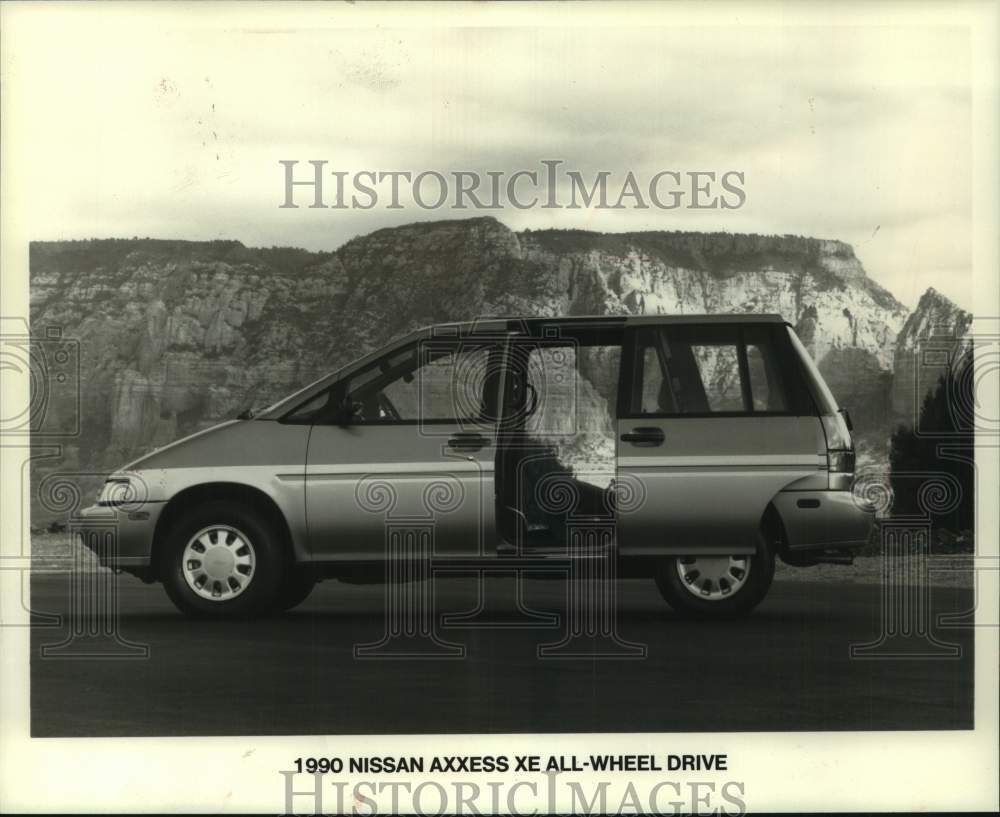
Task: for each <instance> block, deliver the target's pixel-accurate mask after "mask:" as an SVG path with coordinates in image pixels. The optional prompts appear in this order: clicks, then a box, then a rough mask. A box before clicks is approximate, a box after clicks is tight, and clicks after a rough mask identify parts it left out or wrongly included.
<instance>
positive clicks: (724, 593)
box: [656, 545, 774, 618]
mask: <svg viewBox="0 0 1000 817" xmlns="http://www.w3.org/2000/svg"><path fill="white" fill-rule="evenodd" d="M773 578H774V552H773V551H772V550H771V548H769V547H768V546H766V545H762V546H761V548H760V550H759V551H758V552H757V553H756V554H754V555H750V554H740V555H733V556H674V557H669V558H667V559H664V560H663V562H662V563H661V564H660V566H659V569H658V570H657V574H656V586H657V588H658V589H659V591H660V595H661V596H663V598H664V600H665V601H666V602H667V603H668V604H669V605H670V606H671V607H673V608H674V610H676V611H677V612H678V613H681V614H682V615H687V616H691V617H696V618H731V617H734V616H740V615H745V614H747V613H749V612H750V611H751V610H753V608H754V607H756V606H757V605H758V604H760V602H761V601H763V599H764V596H766V595H767V591H768V589H770V587H771V581H772V580H773Z"/></svg>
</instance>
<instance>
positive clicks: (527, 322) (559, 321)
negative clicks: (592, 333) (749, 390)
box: [417, 312, 788, 335]
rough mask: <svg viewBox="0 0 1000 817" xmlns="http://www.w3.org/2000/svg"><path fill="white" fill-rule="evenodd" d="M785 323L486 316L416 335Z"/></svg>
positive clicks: (722, 317)
mask: <svg viewBox="0 0 1000 817" xmlns="http://www.w3.org/2000/svg"><path fill="white" fill-rule="evenodd" d="M747 323H753V324H760V323H772V324H773V323H780V324H785V323H788V321H786V320H785V319H784V318H783V317H782V316H781V315H778V314H776V313H762V314H761V313H746V312H734V313H722V314H719V313H716V314H713V315H575V316H573V317H544V316H538V315H531V316H527V315H525V316H508V315H495V316H494V315H490V316H486V317H480V318H476V319H475V320H473V321H462V322H456V323H438V324H432V325H430V326H424V327H422V328H421V329H418V330H417V332H418V333H420V332H433V333H434V334H437V335H439V334H448V333H449V332H454V333H456V334H462V335H465V334H475V333H479V332H523V333H524V334H534V333H535V332H536V331H537V329H538V328H539V327H541V326H584V325H605V326H640V325H641V326H649V325H688V326H690V325H713V324H714V325H720V324H727V325H732V324H747Z"/></svg>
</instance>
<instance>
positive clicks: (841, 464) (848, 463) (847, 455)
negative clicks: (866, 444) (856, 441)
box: [826, 451, 854, 475]
mask: <svg viewBox="0 0 1000 817" xmlns="http://www.w3.org/2000/svg"><path fill="white" fill-rule="evenodd" d="M826 462H827V466H828V467H829V469H830V473H831V474H851V475H853V474H854V452H853V451H827V452H826Z"/></svg>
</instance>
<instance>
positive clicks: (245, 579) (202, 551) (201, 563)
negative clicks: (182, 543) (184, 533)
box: [183, 525, 256, 601]
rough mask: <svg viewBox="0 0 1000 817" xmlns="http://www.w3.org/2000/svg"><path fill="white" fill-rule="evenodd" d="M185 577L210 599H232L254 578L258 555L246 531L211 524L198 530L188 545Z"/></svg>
mask: <svg viewBox="0 0 1000 817" xmlns="http://www.w3.org/2000/svg"><path fill="white" fill-rule="evenodd" d="M183 559H184V562H183V568H184V579H185V580H186V581H187V584H188V587H190V588H191V589H192V590H193V591H194V592H195V593H196V594H197V595H199V596H201V597H202V598H203V599H208V600H209V601H229V600H230V599H233V598H235V597H236V596H238V595H239V594H240V593H242V592H243V591H244V590H246V588H247V587H248V586H249V584H250V582H251V581H253V573H254V568H255V567H256V557H255V554H254V550H253V545H252V544H251V543H250V539H249V537H247V536H246V535H245V534H244V533H243V532H242V531H239V530H237V529H236V528H231V527H229V526H228V525H210V526H209V527H207V528H203V529H202V530H200V531H198V532H197V533H196V534H195V535H194V536H192V537H191V540H190V541H189V542H188V543H187V547H185V548H184V556H183Z"/></svg>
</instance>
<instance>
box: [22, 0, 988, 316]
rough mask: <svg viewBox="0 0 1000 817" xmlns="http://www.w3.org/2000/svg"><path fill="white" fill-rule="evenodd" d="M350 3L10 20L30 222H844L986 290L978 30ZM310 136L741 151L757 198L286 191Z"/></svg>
mask: <svg viewBox="0 0 1000 817" xmlns="http://www.w3.org/2000/svg"><path fill="white" fill-rule="evenodd" d="M80 5H81V6H85V5H86V4H80ZM242 8H247V7H245V6H244V7H242ZM343 8H345V9H347V11H345V12H343V13H341V12H339V11H338V13H337V14H334V15H331V16H329V17H328V18H326V24H324V25H323V26H317V27H310V28H301V27H296V26H288V25H282V24H280V23H278V22H276V23H273V24H272V23H268V24H262V23H261V22H260V18H258V17H255V16H253V15H247V16H246V18H244V17H243V16H235V15H225V16H224V17H223V18H221V19H220V18H218V17H214V18H208V17H206V18H204V19H194V18H193V17H192V16H190V15H189V16H187V17H183V18H182V17H178V16H175V15H169V14H161V13H151V14H147V15H145V16H139V15H137V14H132V13H130V12H129V10H128V9H114V10H112V11H109V12H106V13H104V14H102V15H100V16H97V15H93V14H86V13H85V12H83V11H79V10H76V9H74V8H70V9H68V10H67V9H65V8H62V9H61V13H59V14H46V13H45V12H44V11H42V12H39V13H36V14H29V15H23V16H22V18H21V19H20V20H19V21H18V25H17V26H14V27H13V29H14V30H13V33H12V32H11V27H10V26H8V31H7V32H6V33H5V35H4V36H5V40H4V49H5V51H7V54H6V57H5V67H6V70H5V75H4V77H3V82H4V93H5V94H6V95H7V99H6V101H5V106H6V110H8V111H10V110H14V111H16V112H17V119H16V127H15V128H13V129H12V128H11V127H10V118H9V117H8V120H7V127H6V132H5V138H12V139H13V140H14V143H13V144H11V143H8V148H9V149H10V150H12V151H13V155H16V156H18V161H17V162H16V163H11V162H7V171H6V172H8V173H13V174H15V175H17V176H18V177H19V179H20V180H21V181H22V182H24V183H27V184H29V185H30V188H31V190H32V195H31V196H30V197H28V199H27V200H26V201H24V202H19V208H22V209H20V210H19V215H20V217H21V218H22V219H23V220H24V222H25V223H26V224H27V230H28V233H29V234H30V235H31V236H32V237H33V238H34V239H64V238H88V237H132V236H152V237H162V238H184V239H193V240H204V239H216V238H222V239H236V240H239V241H242V242H243V243H244V244H246V245H248V246H272V245H292V246H302V247H306V248H309V249H313V250H319V249H325V250H332V249H335V248H337V247H338V246H339V245H341V244H342V243H344V242H345V241H347V240H349V239H350V238H352V237H354V236H356V235H362V234H365V233H368V232H370V231H372V230H374V229H379V228H382V227H389V226H394V225H398V224H405V223H410V222H414V221H421V220H438V219H444V218H455V217H462V218H464V217H469V216H474V215H492V216H494V217H496V218H497V219H499V220H500V221H501V222H503V223H504V224H506V225H508V226H509V227H511V228H512V229H517V230H521V229H525V228H530V229H542V228H546V227H575V228H582V229H593V230H600V231H607V232H615V231H625V230H629V231H632V230H712V231H716V230H722V231H729V232H756V233H769V234H773V233H777V234H796V235H807V236H816V237H821V238H833V239H840V240H842V241H846V242H848V243H850V244H851V245H853V247H854V249H855V252H856V254H857V255H858V257H859V258H860V259H861V261H862V263H863V264H864V266H865V268H866V270H867V272H868V274H869V275H870V276H871V277H872V278H873V279H875V280H876V281H878V282H879V283H881V284H882V285H883V286H885V287H887V288H888V289H889V290H890V291H891V292H892V293H893V294H894V295H896V297H897V298H898V299H899V300H901V301H902V302H903V303H904V304H907V305H908V306H911V307H912V306H913V305H915V303H916V301H917V300H918V299H919V297H920V295H921V293H923V292H924V291H925V290H926V289H927V288H928V287H930V286H933V287H935V288H936V289H938V290H939V291H940V292H943V293H944V294H945V295H947V296H949V297H950V298H952V300H954V301H956V302H957V303H958V304H959V305H960V306H963V307H965V308H967V309H971V308H972V306H973V304H972V303H971V302H972V283H971V269H970V268H971V245H972V226H971V225H972V210H971V200H972V199H971V196H972V193H971V158H970V154H971V123H972V111H971V94H970V87H969V82H970V64H969V58H968V56H967V55H968V45H969V42H968V39H969V38H968V32H967V31H966V30H963V29H961V28H957V27H956V28H941V27H936V28H934V29H931V28H912V29H910V28H897V27H890V26H885V27H881V26H878V27H876V26H872V27H865V28H861V27H853V26H826V27H820V26H796V27H785V28H777V27H766V26H761V27H747V26H744V27H739V28H736V27H718V26H713V27H705V26H702V27H686V26H678V25H660V24H650V25H640V24H639V22H640V21H639V20H636V21H635V24H632V23H631V20H632V18H627V19H626V20H625V22H626V23H628V24H625V25H622V26H620V27H607V26H597V27H593V26H591V27H586V26H585V27H566V26H565V25H563V26H552V25H548V26H545V27H526V26H504V27H493V26H491V27H464V28H457V27H449V26H446V25H440V26H431V25H426V24H424V25H421V26H412V25H407V26H404V27H399V28H393V27H385V26H382V27H379V28H364V27H353V26H355V25H356V22H355V19H354V18H353V17H352V16H351V14H352V12H351V10H350V9H351V8H353V7H343ZM268 19H271V18H268ZM567 19H568V18H567ZM442 22H445V21H443V20H442ZM8 155H10V154H8ZM311 159H322V160H326V161H327V162H328V165H327V167H328V168H330V169H337V170H342V171H347V172H348V173H351V174H353V173H354V172H357V171H359V170H381V171H392V170H409V171H411V172H414V173H417V172H420V171H422V170H436V171H438V172H442V173H447V172H449V171H452V170H456V169H463V170H472V171H478V172H481V173H484V172H486V171H487V170H503V171H504V172H506V173H511V172H513V171H515V170H518V169H528V170H539V169H540V164H539V163H540V162H541V161H542V160H545V159H558V160H562V161H563V162H564V163H565V165H564V167H565V168H568V169H575V170H578V171H580V172H582V173H583V174H584V175H585V177H586V176H588V174H589V175H592V174H593V173H596V172H597V171H600V170H607V171H610V172H611V173H613V174H614V175H615V178H621V177H623V176H624V174H625V173H627V172H628V171H632V172H633V173H634V174H635V175H636V176H637V178H639V179H648V178H650V177H651V176H652V175H653V174H655V173H657V172H659V171H662V170H673V171H681V172H685V171H692V170H710V171H716V172H719V173H721V172H725V171H729V170H735V171H739V172H742V173H743V174H744V184H743V188H744V190H745V192H746V202H745V204H744V205H743V206H742V207H740V208H738V209H732V210H720V209H714V210H691V209H685V208H680V209H675V210H669V211H664V210H659V209H655V208H651V209H645V210H643V209H632V208H627V209H625V210H606V209H605V210H601V209H592V208H591V209H577V210H569V209H562V210H555V209H543V208H540V207H534V208H530V209H526V210H517V209H514V208H505V209H502V210H492V211H483V212H480V213H476V212H470V211H454V210H450V209H448V208H442V209H438V210H434V211H425V210H421V209H419V208H417V207H415V206H412V202H410V201H407V205H408V206H405V207H404V208H403V209H399V210H391V209H386V208H385V207H384V206H383V202H384V200H385V199H384V197H383V199H382V200H380V204H379V206H378V207H376V208H374V209H370V210H361V209H354V208H349V209H340V210H335V209H309V208H306V207H302V208H299V209H283V208H280V207H279V205H280V204H281V203H282V201H283V198H284V187H283V185H284V177H283V174H284V169H283V167H282V166H281V165H280V164H279V162H280V161H281V160H298V161H300V162H302V163H303V165H301V166H304V163H305V162H307V161H308V160H311Z"/></svg>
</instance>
